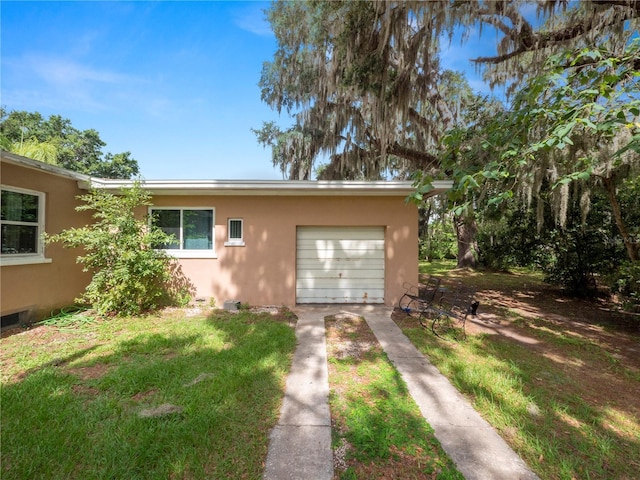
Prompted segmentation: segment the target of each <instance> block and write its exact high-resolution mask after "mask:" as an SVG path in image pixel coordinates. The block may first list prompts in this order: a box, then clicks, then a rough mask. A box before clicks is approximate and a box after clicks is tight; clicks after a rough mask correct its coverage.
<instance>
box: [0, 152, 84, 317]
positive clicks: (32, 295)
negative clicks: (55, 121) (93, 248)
mask: <svg viewBox="0 0 640 480" xmlns="http://www.w3.org/2000/svg"><path fill="white" fill-rule="evenodd" d="M1 165H2V170H1V172H0V175H1V176H0V181H1V183H2V185H4V186H7V187H19V188H25V189H28V190H34V191H38V192H43V193H45V230H46V232H47V233H49V234H55V233H59V232H60V231H62V230H63V229H65V228H69V227H78V226H82V225H86V224H87V223H89V222H90V221H91V217H90V214H88V213H86V212H81V213H79V212H76V211H75V207H76V206H77V205H78V204H79V203H80V202H79V201H78V200H77V199H76V196H78V195H82V194H85V193H87V192H86V191H82V190H80V189H79V188H78V185H77V180H75V179H72V178H65V177H62V176H58V175H54V174H51V173H47V172H43V171H38V170H35V169H31V168H26V167H23V166H19V165H13V164H10V163H5V162H2V164H1ZM44 252H45V257H46V258H48V259H51V262H50V263H39V264H33V265H3V266H1V267H0V310H1V313H2V315H7V314H11V313H16V312H19V311H24V310H27V311H29V316H30V320H35V319H39V318H42V317H43V316H46V315H48V314H49V313H50V312H51V310H52V309H54V308H60V307H63V306H68V305H72V304H73V303H74V299H75V298H76V297H77V296H78V295H79V294H80V293H81V292H82V291H83V290H84V288H85V286H86V285H87V284H88V282H89V281H90V277H89V275H88V274H85V273H83V272H82V267H81V266H80V265H78V264H76V257H77V256H78V254H80V251H79V250H70V249H64V248H62V246H61V245H60V244H51V245H48V246H46V247H45V251H44Z"/></svg>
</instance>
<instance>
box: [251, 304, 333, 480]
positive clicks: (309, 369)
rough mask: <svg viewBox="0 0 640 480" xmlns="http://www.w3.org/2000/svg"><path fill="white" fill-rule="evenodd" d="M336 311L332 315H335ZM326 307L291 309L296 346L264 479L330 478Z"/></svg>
mask: <svg viewBox="0 0 640 480" xmlns="http://www.w3.org/2000/svg"><path fill="white" fill-rule="evenodd" d="M335 310H336V309H333V310H332V311H334V312H335ZM326 312H327V310H326V308H318V307H304V308H299V309H294V313H295V314H296V315H297V316H298V323H297V324H296V338H297V342H298V345H297V347H296V351H295V353H294V354H293V364H292V365H291V371H290V372H289V376H288V377H287V385H286V389H285V394H284V401H283V403H282V408H281V410H280V420H279V421H278V424H277V425H276V426H275V427H274V428H273V430H272V431H271V435H270V439H269V452H268V455H267V464H266V466H265V471H264V474H263V477H262V478H263V479H264V480H331V478H332V477H333V451H332V449H331V415H330V413H329V370H328V367H327V348H326V346H327V344H326V341H325V334H324V317H325V316H327V315H330V313H326Z"/></svg>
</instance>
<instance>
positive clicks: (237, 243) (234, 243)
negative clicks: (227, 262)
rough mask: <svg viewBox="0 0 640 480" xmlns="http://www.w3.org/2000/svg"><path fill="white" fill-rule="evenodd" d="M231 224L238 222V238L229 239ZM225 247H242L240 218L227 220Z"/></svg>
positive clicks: (242, 231) (242, 238)
mask: <svg viewBox="0 0 640 480" xmlns="http://www.w3.org/2000/svg"><path fill="white" fill-rule="evenodd" d="M231 222H240V238H231ZM224 246H225V247H244V246H245V244H244V220H243V219H242V218H228V219H227V241H226V242H224Z"/></svg>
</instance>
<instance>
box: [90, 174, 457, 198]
mask: <svg viewBox="0 0 640 480" xmlns="http://www.w3.org/2000/svg"><path fill="white" fill-rule="evenodd" d="M133 183H134V180H108V179H97V178H93V179H91V182H90V183H89V182H86V181H85V182H82V181H80V182H78V186H79V188H81V189H85V190H86V189H88V188H89V187H90V186H91V187H94V188H100V189H105V190H110V191H119V190H120V189H122V188H128V187H131V186H132V185H133ZM140 185H141V186H142V188H144V189H145V190H147V191H149V192H151V194H152V195H244V196H249V195H268V196H398V197H406V196H407V195H409V194H411V193H413V192H414V191H415V187H414V186H413V184H412V182H406V181H376V182H364V181H291V180H141V181H140ZM452 186H453V181H451V180H436V181H434V182H433V187H434V189H433V190H432V191H431V192H429V194H430V195H436V194H438V193H442V192H444V191H446V190H449V189H451V187H452Z"/></svg>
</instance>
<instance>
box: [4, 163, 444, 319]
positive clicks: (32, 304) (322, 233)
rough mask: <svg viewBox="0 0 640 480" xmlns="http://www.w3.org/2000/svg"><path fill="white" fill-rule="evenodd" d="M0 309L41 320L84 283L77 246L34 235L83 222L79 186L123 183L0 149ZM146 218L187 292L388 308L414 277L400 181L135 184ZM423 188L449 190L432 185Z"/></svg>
mask: <svg viewBox="0 0 640 480" xmlns="http://www.w3.org/2000/svg"><path fill="white" fill-rule="evenodd" d="M1 160H2V163H1V173H0V175H1V176H0V184H1V189H2V219H1V222H2V252H1V255H0V283H1V288H2V290H1V294H2V300H1V314H2V318H3V324H4V323H11V322H17V321H19V322H21V323H22V322H26V321H29V320H34V319H36V318H41V317H42V316H44V315H46V314H48V313H49V312H50V311H51V310H52V309H54V308H60V307H62V306H65V305H69V304H72V303H73V300H74V298H75V297H77V296H78V295H79V294H80V293H81V292H82V291H83V289H84V287H85V286H86V285H87V283H88V282H89V281H90V276H89V274H87V273H83V272H82V269H81V266H80V265H78V264H77V263H76V257H77V256H78V254H79V253H80V252H79V251H73V250H70V249H64V248H62V246H61V245H59V244H50V245H46V246H45V245H44V243H43V242H42V240H41V234H42V233H43V232H47V233H49V234H55V233H58V232H60V231H61V230H63V229H66V228H69V227H74V226H81V225H87V224H89V223H91V221H92V220H91V213H90V212H77V211H76V210H75V207H76V206H77V205H79V203H80V201H79V200H78V199H77V197H78V196H79V195H82V194H84V193H86V192H87V190H88V189H89V187H90V186H93V187H95V188H101V189H106V190H108V191H113V192H114V193H117V192H118V191H119V190H120V189H121V188H123V187H125V188H126V187H129V186H131V185H132V183H133V182H132V181H130V180H106V179H99V178H91V177H88V176H87V175H81V174H78V173H75V172H71V171H69V170H65V169H62V168H59V167H56V166H52V165H48V164H44V163H41V162H38V161H35V160H31V159H28V158H25V157H21V156H18V155H15V154H12V153H8V152H2V158H1ZM142 186H143V187H144V188H145V189H146V190H148V191H149V192H151V194H152V196H153V197H152V198H153V206H152V207H150V208H149V209H148V212H141V213H150V214H153V217H154V218H155V219H156V220H155V221H156V222H157V224H158V225H159V226H160V227H161V228H163V230H165V231H167V232H170V233H174V234H175V237H176V238H177V239H178V241H177V242H176V243H175V244H173V245H169V246H167V247H168V250H167V251H168V252H169V253H170V254H171V255H173V256H175V257H176V258H177V259H178V261H179V263H180V265H181V269H182V272H183V273H184V274H185V275H186V277H187V278H188V279H189V280H190V282H191V283H192V284H193V286H194V287H195V295H196V297H197V298H201V299H205V300H207V301H210V300H211V299H212V300H213V301H215V303H216V305H219V306H221V305H222V304H223V303H224V302H225V301H228V300H234V301H238V302H243V303H249V304H252V305H289V306H291V305H295V304H301V303H321V304H324V303H379V304H386V305H393V304H395V303H396V302H397V301H398V299H399V297H400V296H401V295H402V293H403V291H404V289H403V283H405V282H412V283H415V282H417V279H418V210H417V207H416V206H415V205H414V204H412V203H411V202H406V201H405V199H406V197H407V195H408V194H409V193H410V192H411V191H412V186H411V183H410V182H400V181H380V182H361V181H271V180H267V181H264V180H260V181H249V180H247V181H244V180H229V181H220V180H219V181H214V180H144V181H142ZM434 187H435V188H434V190H433V191H432V192H431V193H432V194H437V193H440V192H442V191H444V190H446V189H448V188H450V187H451V182H446V181H443V182H435V185H434Z"/></svg>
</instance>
